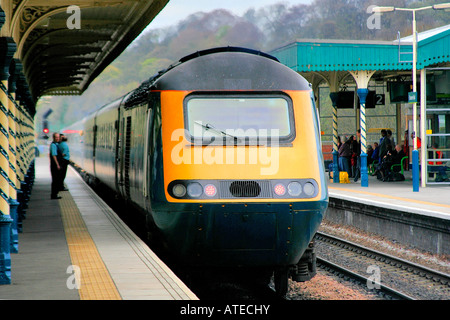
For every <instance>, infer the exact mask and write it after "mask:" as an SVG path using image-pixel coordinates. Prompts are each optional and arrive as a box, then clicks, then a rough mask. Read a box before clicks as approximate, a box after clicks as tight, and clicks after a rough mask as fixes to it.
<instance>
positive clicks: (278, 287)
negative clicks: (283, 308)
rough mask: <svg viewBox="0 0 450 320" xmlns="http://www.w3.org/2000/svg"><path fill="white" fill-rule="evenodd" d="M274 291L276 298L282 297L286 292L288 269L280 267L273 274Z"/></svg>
mask: <svg viewBox="0 0 450 320" xmlns="http://www.w3.org/2000/svg"><path fill="white" fill-rule="evenodd" d="M273 280H274V284H275V291H276V293H277V295H278V296H280V297H284V296H285V295H286V294H287V291H288V282H289V281H288V280H289V268H287V267H280V268H278V269H276V270H275V272H274V279H273Z"/></svg>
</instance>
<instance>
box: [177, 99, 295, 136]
mask: <svg viewBox="0 0 450 320" xmlns="http://www.w3.org/2000/svg"><path fill="white" fill-rule="evenodd" d="M185 117H186V118H185V121H186V129H187V130H188V132H189V134H190V136H191V139H192V140H196V139H201V140H202V141H203V142H205V141H206V142H208V141H211V140H215V141H223V140H226V139H235V140H237V139H240V140H242V139H245V140H254V139H257V140H261V139H266V140H267V139H274V138H276V139H279V140H280V141H283V142H287V141H292V139H293V137H294V135H295V132H294V120H293V112H292V102H291V100H290V98H289V97H288V96H285V95H281V94H280V95H258V96H253V97H249V96H248V95H247V96H244V95H242V96H241V95H239V96H238V95H233V96H208V95H204V96H202V95H193V96H189V97H188V98H187V99H186V101H185Z"/></svg>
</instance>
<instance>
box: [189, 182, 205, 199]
mask: <svg viewBox="0 0 450 320" xmlns="http://www.w3.org/2000/svg"><path fill="white" fill-rule="evenodd" d="M202 193H203V188H202V185H201V184H200V183H198V182H192V183H189V184H188V186H187V194H188V196H189V197H191V198H198V197H200V196H201V195H202Z"/></svg>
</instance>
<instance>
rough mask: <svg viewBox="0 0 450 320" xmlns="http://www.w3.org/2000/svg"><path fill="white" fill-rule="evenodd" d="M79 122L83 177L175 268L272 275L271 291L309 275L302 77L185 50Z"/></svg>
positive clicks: (317, 214)
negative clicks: (140, 218)
mask: <svg viewBox="0 0 450 320" xmlns="http://www.w3.org/2000/svg"><path fill="white" fill-rule="evenodd" d="M84 124H85V125H87V126H91V127H84V128H83V129H82V130H83V132H85V133H86V137H85V139H86V141H89V142H90V143H85V144H84V147H85V148H88V149H89V148H90V149H92V150H87V151H86V150H85V152H84V155H85V156H86V157H89V155H91V157H93V159H90V160H89V161H90V162H87V163H88V164H90V163H92V164H93V166H94V168H93V169H92V170H90V171H89V174H92V175H93V177H94V179H99V180H100V181H101V182H104V183H105V184H106V185H107V186H109V187H110V188H112V189H113V190H114V191H115V192H116V193H117V194H119V195H120V196H121V197H122V198H124V199H125V200H126V201H129V202H130V203H132V204H133V205H134V206H135V207H136V208H139V209H140V210H139V211H141V212H143V213H144V214H146V216H147V220H148V223H149V224H151V225H152V226H156V228H157V229H158V230H159V231H160V232H161V233H162V235H163V237H164V239H165V241H166V242H167V245H168V247H169V248H170V249H171V250H172V251H173V253H174V255H175V256H176V257H178V258H179V260H180V261H182V262H183V263H186V264H189V265H194V266H221V267H229V268H232V267H233V268H234V267H246V268H255V270H256V269H258V270H259V269H264V270H270V271H276V272H275V275H276V278H275V280H276V282H275V284H276V287H277V290H278V291H279V292H280V293H281V294H284V293H285V291H286V288H287V278H288V277H289V276H292V277H293V279H294V280H305V279H308V278H310V277H311V276H312V275H313V274H314V272H315V270H314V255H312V254H310V252H309V251H310V249H311V248H310V247H309V246H310V242H311V240H312V238H313V236H314V234H315V232H316V230H317V229H318V227H319V224H320V222H321V220H322V217H323V214H324V212H325V210H326V208H327V205H328V193H327V186H326V179H325V170H324V167H323V158H322V152H321V142H320V130H319V121H318V116H317V111H316V108H315V105H314V99H313V94H312V90H311V88H310V86H309V84H308V82H307V81H306V80H305V79H304V78H303V77H301V76H300V75H298V74H297V73H295V72H294V71H292V70H290V69H289V68H287V67H285V66H283V65H282V64H280V63H279V62H278V61H277V60H276V58H273V57H271V56H269V55H267V54H264V53H261V52H258V51H253V50H250V49H243V48H235V47H226V48H215V49H210V50H205V51H201V52H197V53H195V54H192V55H190V56H187V57H185V58H183V59H181V60H180V61H179V62H178V63H176V64H175V65H172V66H170V67H169V68H168V69H166V70H164V71H161V72H160V73H158V74H157V75H155V76H154V77H152V78H150V79H149V80H148V81H146V82H144V83H143V84H142V85H141V86H140V87H139V88H137V89H136V90H134V91H132V92H131V93H129V94H127V95H125V96H124V97H122V98H120V99H118V100H117V102H116V103H115V104H112V105H111V104H110V105H108V106H107V107H105V110H103V111H102V110H100V111H99V112H97V113H95V114H93V115H92V116H91V119H87V120H86V121H85V122H84ZM100 126H102V128H104V129H102V130H100V129H99V128H100ZM100 142H101V143H100ZM112 144H114V145H112ZM94 160H95V161H94ZM111 181H114V183H112V182H111ZM305 252H306V253H308V254H305ZM302 257H303V259H302ZM305 257H306V258H307V259H306V258H305ZM305 269H306V270H305Z"/></svg>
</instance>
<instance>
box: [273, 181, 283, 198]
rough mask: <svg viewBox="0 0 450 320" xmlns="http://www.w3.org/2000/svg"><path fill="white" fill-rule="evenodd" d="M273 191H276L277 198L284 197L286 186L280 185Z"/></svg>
mask: <svg viewBox="0 0 450 320" xmlns="http://www.w3.org/2000/svg"><path fill="white" fill-rule="evenodd" d="M273 191H275V194H276V195H277V196H284V194H285V193H286V187H285V186H284V184H282V183H278V184H277V185H276V186H275V188H274V189H273Z"/></svg>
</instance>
